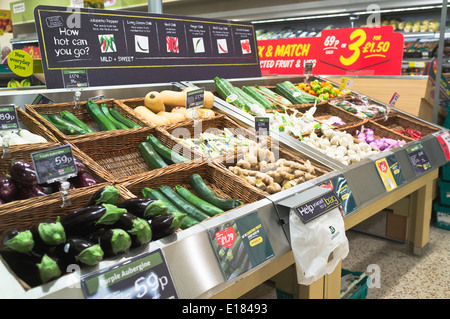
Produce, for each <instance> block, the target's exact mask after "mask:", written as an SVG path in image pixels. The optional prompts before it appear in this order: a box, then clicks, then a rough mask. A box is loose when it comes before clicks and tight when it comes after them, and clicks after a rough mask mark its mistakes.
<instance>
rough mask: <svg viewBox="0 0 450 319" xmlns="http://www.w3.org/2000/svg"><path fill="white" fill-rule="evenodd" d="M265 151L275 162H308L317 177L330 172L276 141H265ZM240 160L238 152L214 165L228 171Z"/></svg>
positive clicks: (241, 156)
mask: <svg viewBox="0 0 450 319" xmlns="http://www.w3.org/2000/svg"><path fill="white" fill-rule="evenodd" d="M266 149H268V150H270V151H272V152H273V154H274V155H275V161H277V160H279V159H285V160H287V161H294V162H297V163H300V164H305V162H306V161H308V160H309V161H310V162H311V164H312V166H313V167H314V170H315V175H316V176H317V177H319V176H322V175H324V174H327V173H329V172H331V171H332V170H331V169H330V168H329V167H327V166H324V165H323V164H321V163H319V162H317V161H316V160H314V159H313V158H309V157H307V156H306V155H304V154H302V153H300V152H299V151H295V150H292V149H288V148H287V147H285V146H282V145H279V143H278V141H276V140H267V144H266ZM242 158H243V153H242V152H240V153H238V154H234V155H229V156H228V157H227V158H226V160H224V161H222V162H220V163H218V162H217V163H216V164H217V165H218V166H219V167H220V168H222V169H224V170H225V171H229V169H230V167H233V166H236V164H237V162H238V161H239V160H240V159H242ZM258 161H259V159H258ZM232 174H233V175H235V174H234V173H232ZM236 176H237V177H238V178H240V179H241V183H243V184H247V185H248V186H249V187H252V188H254V189H256V190H258V191H260V192H263V193H264V194H265V195H266V196H269V195H270V194H269V193H267V192H265V191H263V190H260V189H259V188H257V187H255V186H253V185H251V184H250V183H249V182H248V181H247V180H246V179H245V178H244V177H240V176H238V175H236Z"/></svg>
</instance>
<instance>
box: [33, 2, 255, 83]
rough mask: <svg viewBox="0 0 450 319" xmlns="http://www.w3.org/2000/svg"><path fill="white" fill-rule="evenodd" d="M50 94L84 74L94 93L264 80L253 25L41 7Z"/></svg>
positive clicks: (38, 12)
mask: <svg viewBox="0 0 450 319" xmlns="http://www.w3.org/2000/svg"><path fill="white" fill-rule="evenodd" d="M34 16H35V22H36V30H37V34H38V38H39V45H40V48H41V56H42V64H43V68H44V73H45V78H46V85H47V88H62V87H66V86H65V83H67V81H65V77H64V74H65V73H64V72H67V71H68V70H77V71H79V70H83V71H85V72H86V79H87V80H88V83H85V84H86V85H88V86H106V85H125V84H141V83H161V82H175V81H188V80H205V79H210V78H211V74H214V75H215V76H220V77H228V78H236V77H250V76H252V77H260V76H261V69H260V66H259V59H258V53H257V46H256V40H255V32H254V27H253V25H252V24H249V23H241V22H239V23H235V22H232V21H226V20H209V19H200V18H192V19H191V18H186V17H180V16H171V15H162V14H150V13H142V12H127V11H107V10H95V9H83V8H66V7H53V6H37V7H36V8H35V10H34Z"/></svg>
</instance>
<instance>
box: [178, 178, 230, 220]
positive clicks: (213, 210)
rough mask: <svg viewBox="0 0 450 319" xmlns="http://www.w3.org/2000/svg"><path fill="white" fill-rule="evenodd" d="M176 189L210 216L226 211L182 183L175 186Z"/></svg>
mask: <svg viewBox="0 0 450 319" xmlns="http://www.w3.org/2000/svg"><path fill="white" fill-rule="evenodd" d="M175 191H176V192H177V193H178V194H180V196H181V197H183V198H184V199H185V200H187V201H188V202H189V203H191V204H192V205H194V206H195V207H197V208H198V209H200V210H201V211H203V212H204V213H205V214H207V215H208V216H210V217H213V216H216V215H217V214H221V213H224V211H223V210H222V209H220V208H219V207H216V206H214V205H212V204H210V203H208V202H207V201H204V200H203V199H201V198H199V197H197V196H195V195H194V194H193V193H192V192H191V191H190V190H188V189H187V188H185V187H183V186H181V185H177V186H175Z"/></svg>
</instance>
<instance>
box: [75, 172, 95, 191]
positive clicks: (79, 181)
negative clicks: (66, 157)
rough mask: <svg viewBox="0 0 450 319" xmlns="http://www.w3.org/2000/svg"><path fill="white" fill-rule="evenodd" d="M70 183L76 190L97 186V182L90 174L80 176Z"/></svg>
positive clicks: (85, 173)
mask: <svg viewBox="0 0 450 319" xmlns="http://www.w3.org/2000/svg"><path fill="white" fill-rule="evenodd" d="M70 181H71V182H72V183H73V185H75V187H76V188H82V187H88V186H92V185H96V184H97V180H96V179H95V178H94V177H93V176H92V175H91V174H89V173H88V172H84V173H81V174H78V175H77V176H75V177H72V178H71V179H70Z"/></svg>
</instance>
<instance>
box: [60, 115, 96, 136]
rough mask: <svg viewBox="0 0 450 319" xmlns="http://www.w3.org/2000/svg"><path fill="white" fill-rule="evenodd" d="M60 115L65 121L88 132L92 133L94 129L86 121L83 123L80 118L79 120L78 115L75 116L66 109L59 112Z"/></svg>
mask: <svg viewBox="0 0 450 319" xmlns="http://www.w3.org/2000/svg"><path fill="white" fill-rule="evenodd" d="M61 117H62V118H63V119H65V120H66V121H69V122H72V123H73V124H75V125H77V126H79V127H81V128H82V129H84V130H86V131H87V132H89V133H94V130H93V129H91V128H90V127H89V126H88V125H87V124H86V123H84V122H83V121H82V120H80V119H79V118H78V117H76V116H75V115H73V114H72V113H70V112H69V111H67V110H64V111H62V112H61Z"/></svg>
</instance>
